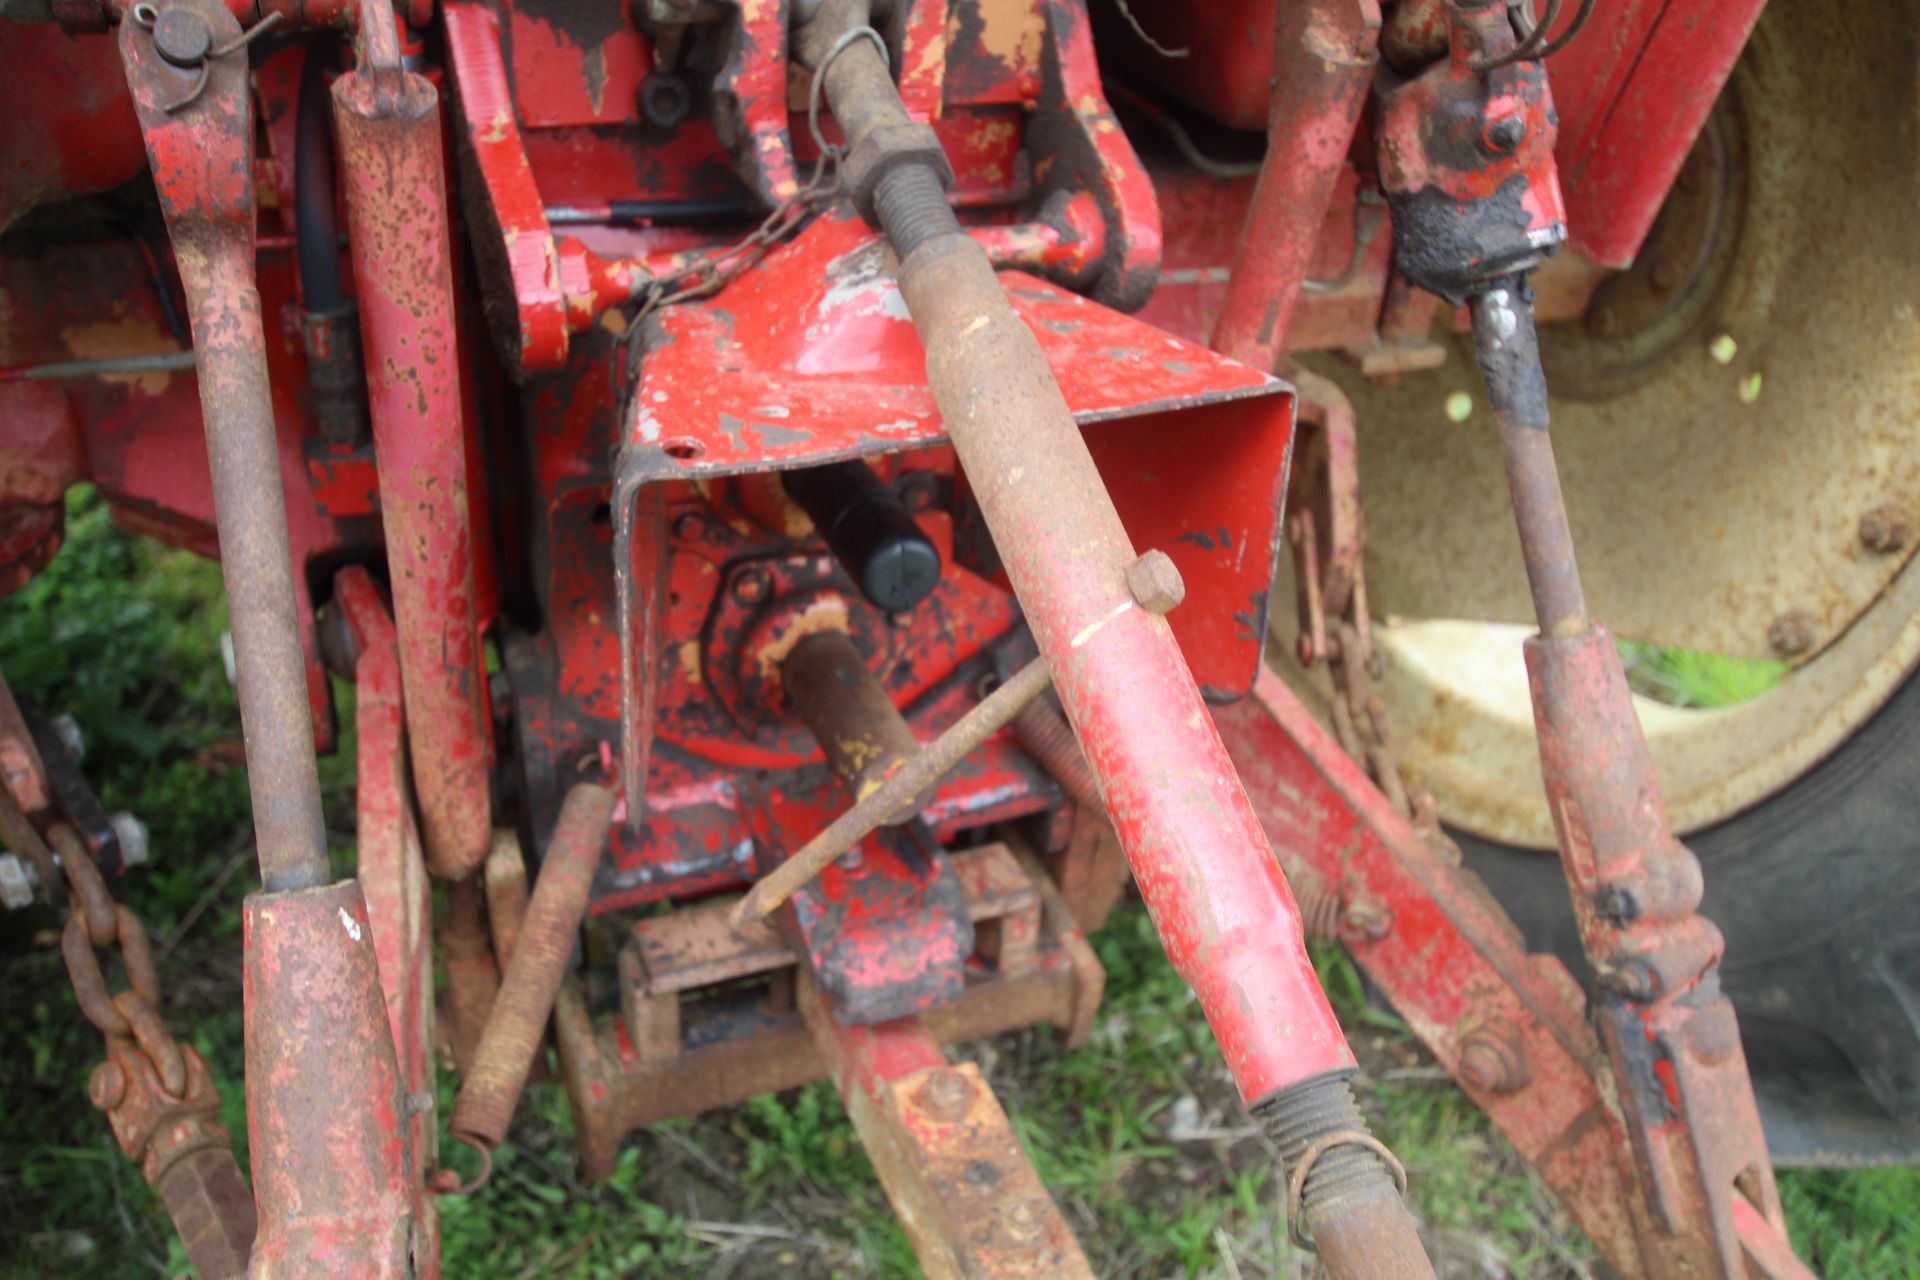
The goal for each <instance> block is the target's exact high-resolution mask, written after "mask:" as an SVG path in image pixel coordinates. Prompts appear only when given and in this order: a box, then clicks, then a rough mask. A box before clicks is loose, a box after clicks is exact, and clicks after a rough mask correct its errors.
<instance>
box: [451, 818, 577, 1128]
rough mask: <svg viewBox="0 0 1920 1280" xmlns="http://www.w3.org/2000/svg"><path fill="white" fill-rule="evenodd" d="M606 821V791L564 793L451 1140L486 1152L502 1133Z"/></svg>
mask: <svg viewBox="0 0 1920 1280" xmlns="http://www.w3.org/2000/svg"><path fill="white" fill-rule="evenodd" d="M612 820H613V792H611V791H609V790H607V789H606V788H604V787H597V786H594V785H593V784H591V783H585V782H582V783H577V784H576V785H575V786H574V788H573V789H572V790H571V791H569V792H567V799H566V803H565V804H564V805H562V806H561V809H560V821H559V823H558V824H557V825H556V826H555V827H554V831H553V843H552V844H550V845H549V846H548V847H547V856H546V859H545V861H543V862H542V863H541V865H540V875H539V878H538V880H536V881H535V882H534V886H533V898H532V900H531V901H529V902H528V904H527V917H526V921H525V923H524V925H523V926H522V928H521V930H520V936H519V938H518V939H517V940H516V941H515V943H514V947H513V957H512V958H511V959H510V960H508V961H507V971H506V976H505V977H503V978H502V979H501V980H500V993H499V995H497V996H496V997H494V1001H493V1013H492V1015H491V1016H489V1017H488V1018H487V1026H486V1030H485V1031H483V1032H481V1035H480V1048H479V1050H478V1051H477V1052H476V1053H475V1054H474V1061H473V1069H472V1070H471V1071H469V1072H468V1073H467V1078H466V1081H465V1083H464V1084H462V1085H461V1086H460V1097H459V1100H458V1101H457V1102H455V1103H454V1107H453V1118H452V1120H451V1121H450V1123H449V1125H448V1128H449V1129H450V1130H451V1131H452V1132H453V1134H454V1135H455V1136H456V1137H459V1138H462V1139H465V1140H467V1141H470V1142H472V1143H474V1144H475V1145H477V1146H482V1147H486V1148H489V1149H491V1148H493V1147H497V1146H499V1145H500V1142H501V1140H502V1139H504V1138H505V1137H506V1136H507V1126H508V1125H509V1124H511V1123H512V1121H513V1112H514V1108H515V1107H517V1106H518V1105H519V1103H520V1090H521V1089H522V1088H523V1087H525V1085H526V1083H527V1072H528V1070H529V1069H530V1068H531V1067H532V1066H533V1059H534V1055H535V1054H536V1053H537V1052H538V1051H539V1048H540V1039H541V1036H542V1034H543V1033H544V1032H545V1030H546V1026H547V1018H548V1016H549V1015H550V1014H552V1012H553V1000H554V994H555V993H556V992H557V991H559V989H560V981H561V979H562V978H563V977H565V976H566V968H567V959H568V957H569V956H571V955H572V954H573V942H574V937H575V935H577V934H578V933H579V932H580V921H581V918H582V917H584V916H585V915H586V912H587V891H588V890H589V889H591V888H592V887H593V873H594V870H595V868H597V867H598V866H599V865H600V852H601V850H602V849H604V848H605V847H606V843H607V824H608V823H610V822H611V821H612Z"/></svg>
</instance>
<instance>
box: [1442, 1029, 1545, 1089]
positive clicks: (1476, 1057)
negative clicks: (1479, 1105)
mask: <svg viewBox="0 0 1920 1280" xmlns="http://www.w3.org/2000/svg"><path fill="white" fill-rule="evenodd" d="M1459 1075H1460V1079H1461V1082H1462V1083H1464V1084H1465V1085H1466V1086H1467V1087H1468V1088H1470V1089H1478V1090H1480V1091H1481V1092H1482V1093H1513V1092H1515V1091H1517V1090H1519V1089H1523V1088H1525V1087H1526V1085H1527V1084H1528V1082H1529V1081H1530V1080H1531V1079H1532V1078H1533V1075H1532V1072H1531V1071H1529V1070H1528V1068H1527V1059H1526V1049H1525V1047H1524V1045H1523V1044H1522V1042H1521V1041H1520V1040H1519V1039H1518V1038H1517V1035H1516V1033H1515V1032H1514V1031H1512V1029H1511V1028H1507V1027H1504V1025H1501V1024H1496V1025H1494V1026H1490V1027H1486V1028H1482V1029H1481V1030H1478V1031H1475V1032H1473V1033H1471V1034H1470V1035H1468V1036H1467V1038H1466V1040H1465V1041H1464V1042H1462V1044H1461V1045H1460V1064H1459Z"/></svg>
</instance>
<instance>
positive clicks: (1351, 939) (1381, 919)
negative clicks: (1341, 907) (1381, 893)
mask: <svg viewBox="0 0 1920 1280" xmlns="http://www.w3.org/2000/svg"><path fill="white" fill-rule="evenodd" d="M1338 932H1339V935H1340V941H1342V942H1345V943H1348V944H1349V945H1357V944H1359V943H1362V942H1378V941H1380V939H1382V938H1384V937H1386V936H1387V935H1388V934H1389V933H1392V932H1393V913H1392V912H1391V911H1388V910H1386V909H1385V908H1383V907H1377V906H1375V905H1374V904H1373V903H1371V902H1354V903H1350V904H1348V906H1347V909H1346V910H1345V911H1342V912H1341V913H1340V926H1339V930H1338Z"/></svg>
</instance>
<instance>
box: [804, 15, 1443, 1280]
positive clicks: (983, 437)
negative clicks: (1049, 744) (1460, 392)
mask: <svg viewBox="0 0 1920 1280" xmlns="http://www.w3.org/2000/svg"><path fill="white" fill-rule="evenodd" d="M869 17H870V12H869V6H868V5H867V4H866V3H865V2H864V0H827V3H824V4H822V5H820V6H819V7H818V8H817V9H815V10H814V11H813V12H812V13H811V14H809V15H808V16H807V17H806V18H805V20H804V21H803V22H802V23H801V25H800V26H798V27H797V28H796V30H795V32H794V40H793V47H794V50H795V52H796V54H797V56H798V58H799V60H800V61H801V62H802V63H803V64H804V65H807V66H810V67H813V68H816V69H819V73H820V74H821V75H822V76H823V78H824V79H825V82H826V96H827V99H828V101H829V102H830V104H831V105H832V108H833V113H834V118H835V119H836V120H837V121H838V122H839V125H840V127H841V130H842V132H843V133H844V134H845V135H846V138H847V140H848V152H847V156H846V160H845V162H844V165H845V167H844V170H843V173H844V177H845V180H846V185H847V189H848V191H849V193H850V194H851V195H852V197H853V199H854V203H855V206H856V208H858V209H859V210H860V212H861V213H862V214H863V215H864V216H866V217H867V218H868V219H869V220H870V221H873V222H876V223H877V224H878V225H879V226H880V227H881V228H882V229H883V230H884V231H885V232H886V234H887V237H888V239H889V240H890V241H891V242H892V244H893V248H894V251H895V252H896V254H897V255H898V257H899V279H900V288H901V293H902V295H903V296H904V297H905V299H906V302H907V307H908V310H909V312H910V313H911V315H912V317H913V322H914V326H915V328H917V329H918V330H919V332H920V337H921V341H922V344H923V345H924V347H925V349H926V351H927V352H928V360H927V378H928V383H929V385H930V388H931V390H932V392H933V396H934V400H935V402H936V403H937V404H938V405H939V408H940V411H941V414H942V416H943V417H944V418H945V420H946V423H947V427H948V430H949V432H950V434H951V436H952V439H953V444H954V448H955V451H956V452H957V453H958V454H959V456H960V461H961V465H962V466H963V467H964V468H965V469H966V473H967V476H968V478H969V479H970V480H971V482H972V483H973V486H974V491H975V493H976V495H977V496H978V500H979V502H980V507H981V511H982V513H983V514H984V516H985V518H986V522H987V525H988V528H989V529H990V530H991V531H992V533H993V538H994V542H995V545H996V546H997V547H998V548H999V550H1000V553H1001V556H1002V559H1003V562H1004V564H1005V566H1006V570H1007V574H1008V576H1009V578H1010V579H1011V580H1012V582H1013V586H1014V591H1015V593H1016V594H1017V595H1018V597H1019V599H1020V602H1021V604H1022V606H1023V607H1024V609H1025V610H1026V613H1027V617H1028V619H1029V621H1030V623H1031V625H1032V627H1033V633H1034V637H1035V639H1036V641H1037V642H1038V644H1039V647H1040V652H1041V656H1042V657H1043V658H1044V659H1045V660H1046V662H1047V664H1048V667H1049V668H1050V669H1051V671H1052V674H1053V678H1054V681H1055V686H1056V688H1057V689H1058V691H1059V693H1060V698H1061V702H1062V704H1063V706H1064V707H1065V710H1066V712H1067V716H1068V718H1069V719H1070V720H1071V721H1072V723H1073V725H1074V728H1075V730H1076V731H1077V733H1078V734H1079V737H1080V740H1081V742H1082V743H1084V744H1085V746H1086V748H1087V756H1088V763H1089V764H1090V765H1091V766H1092V768H1093V771H1094V773H1095V775H1096V777H1098V779H1099V783H1100V788H1101V792H1102V794H1103V795H1104V797H1105V799H1106V804H1107V809H1108V812H1109V813H1110V814H1111V815H1112V817H1113V821H1114V825H1115V829H1116V831H1117V832H1118V834H1119V836H1120V840H1121V844H1122V846H1123V847H1124V848H1125V849H1126V852H1127V858H1128V861H1129V863H1130V864H1131V865H1132V868H1133V872H1134V878H1135V880H1136V881H1137V882H1138V884H1139V885H1140V889H1141V893H1142V895H1143V896H1144V898H1145V899H1146V902H1147V906H1148V909H1149V911H1150V912H1151V913H1152V916H1153V919H1154V923H1155V926H1156V927H1157V928H1158V930H1159V932H1160V935H1161V937H1162V939H1163V940H1164V941H1165V942H1166V944H1167V953H1168V957H1169V958H1170V959H1171V960H1172V962H1173V964H1174V966H1175V968H1176V969H1177V970H1178V971H1179V972H1180V973H1181V976H1182V977H1184V978H1185V979H1186V980H1187V981H1188V982H1189V983H1191V984H1192V985H1193V987H1194V989H1195V991H1196V993H1197V994H1198V996H1199V998H1200V1002H1201V1006H1202V1008H1204V1009H1205V1010H1206V1013H1207V1019H1208V1021H1209V1023H1211V1025H1212V1027H1213V1030H1214V1034H1215V1035H1216V1036H1217V1037H1218V1038H1219V1041H1220V1044H1221V1048H1222V1050H1223V1051H1224V1052H1225V1055H1226V1059H1227V1063H1228V1066H1229V1068H1230V1069H1231V1070H1232V1072H1233V1074H1234V1078H1235V1081H1236V1083H1237V1084H1238V1085H1239V1088H1240V1092H1241V1095H1242V1097H1243V1098H1245V1099H1246V1101H1247V1102H1248V1104H1249V1105H1251V1106H1254V1107H1256V1108H1257V1109H1259V1110H1260V1111H1261V1112H1262V1114H1263V1115H1264V1116H1265V1117H1266V1118H1267V1120H1268V1122H1269V1123H1270V1124H1271V1125H1272V1126H1273V1128H1274V1129H1275V1131H1276V1133H1277V1134H1279V1135H1280V1138H1281V1141H1282V1144H1283V1150H1284V1152H1285V1154H1286V1155H1287V1156H1289V1157H1291V1158H1293V1159H1295V1160H1296V1161H1298V1162H1300V1163H1301V1164H1305V1165H1310V1166H1311V1167H1310V1168H1306V1169H1305V1170H1304V1172H1305V1173H1306V1175H1307V1176H1306V1177H1305V1178H1304V1179H1302V1181H1303V1182H1304V1187H1303V1191H1302V1197H1301V1202H1302V1203H1303V1204H1304V1216H1305V1219H1306V1224H1307V1227H1308V1229H1309V1230H1311V1231H1312V1233H1313V1235H1314V1237H1315V1239H1316V1240H1317V1241H1318V1244H1319V1247H1320V1250H1321V1254H1322V1258H1323V1260H1324V1261H1325V1263H1326V1264H1327V1267H1328V1269H1329V1271H1330V1272H1332V1274H1334V1275H1335V1276H1336V1277H1339V1276H1361V1275H1365V1276H1371V1277H1400V1276H1407V1277H1413V1276H1431V1275H1432V1274H1433V1272H1432V1268H1431V1266H1430V1264H1429V1263H1428V1262H1427V1261H1426V1258H1425V1255H1424V1253H1423V1252H1422V1250H1421V1247H1420V1243H1419V1239H1418V1237H1417V1236H1416V1234H1415V1232H1414V1229H1413V1225H1412V1221H1411V1219H1410V1218H1409V1217H1408V1216H1407V1214H1406V1211H1405V1208H1404V1206H1403V1205H1402V1204H1401V1201H1400V1197H1399V1195H1398V1194H1397V1192H1396V1190H1395V1187H1394V1184H1393V1180H1392V1175H1391V1174H1390V1172H1389V1169H1388V1161H1387V1160H1385V1159H1382V1158H1381V1156H1380V1155H1379V1154H1378V1152H1377V1151H1376V1149H1375V1148H1374V1147H1373V1146H1369V1145H1366V1144H1368V1143H1371V1142H1372V1140H1371V1138H1369V1137H1367V1135H1366V1133H1365V1122H1364V1121H1363V1120H1362V1118H1361V1117H1360V1115H1359V1112H1358V1109H1357V1108H1356V1107H1355V1106H1354V1104H1353V1101H1352V1098H1351V1096H1350V1095H1349V1094H1348V1092H1347V1086H1346V1078H1347V1076H1348V1075H1349V1074H1350V1073H1351V1071H1352V1069H1353V1058H1352V1054H1351V1053H1350V1051H1349V1050H1348V1049H1347V1046H1346V1042H1345V1040H1344V1038H1343V1037H1342V1035H1341V1033H1340V1028H1339V1024H1338V1023H1337V1022H1336V1021H1335V1020H1334V1018H1333V1014H1332V1010H1331V1009H1330V1008H1329V1007H1328V1005H1327V1002H1326V997H1325V994H1324V993H1323V992H1322V991H1321V990H1320V987H1319V984H1318V982H1317V981H1316V980H1315V978H1314V976H1313V972H1312V968H1311V966H1310V965H1309V964H1308V962H1307V958H1306V951H1305V944H1304V940H1303V936H1302V932H1301V923H1300V915H1299V911H1298V909H1297V907H1296V906H1295V904H1294V901H1293V897H1292V894H1291V893H1290V892H1289V891H1288V889H1287V886H1286V882H1285V880H1284V878H1283V877H1282V876H1281V874H1280V872H1279V868H1278V864H1277V863H1276V862H1275V861H1274V857H1273V853H1272V851H1271V849H1270V848H1269V847H1268V845H1267V842H1266V838H1265V836H1264V834H1263V833H1262V831H1261V829H1260V825H1259V821H1258V819H1257V817H1256V816H1255V814H1254V812H1253V809H1252V807H1251V805H1250V804H1249V803H1248V801H1247V798H1246V794H1245V792H1244V791H1243V790H1242V788H1241V786H1240V784H1239V780H1238V778H1237V777H1236V775H1235V774H1234V771H1233V766H1232V763H1231V762H1230V761H1229V760H1228V759H1227V755H1226V751H1225V748H1224V747H1223V746H1222V745H1221V742H1220V738H1219V735H1218V734H1217V732H1215V730H1214V729H1213V725H1212V721H1211V718H1210V717H1209V716H1208V714H1207V711H1206V707H1205V704H1204V703H1203V702H1202V701H1201V698H1200V694H1199V690H1198V689H1197V688H1196V687H1195V685H1194V682H1193V678H1192V676H1191V674H1190V673H1189V672H1188V670H1187V667H1186V663H1185V660H1184V659H1183V658H1182V656H1181V654H1180V650H1179V647H1178V645H1177V644H1176V643H1175V641H1174V638H1173V634H1172V632H1171V630H1170V629H1169V628H1168V626H1167V623H1166V621H1165V620H1164V619H1163V618H1161V617H1159V616H1158V615H1156V614H1155V613H1153V612H1151V611H1150V610H1148V609H1146V608H1143V607H1141V606H1140V605H1139V604H1138V603H1137V602H1136V601H1135V600H1134V599H1133V598H1132V596H1131V595H1130V594H1129V591H1128V587H1127V583H1126V573H1127V568H1128V566H1129V565H1130V564H1132V563H1133V561H1134V559H1135V553H1134V550H1133V547H1132V544H1131V542H1130V540H1129V538H1128V536H1127V533H1126V530H1125V529H1124V528H1122V526H1121V523H1120V518H1119V515H1118V513H1117V512H1116V511H1115V509H1114V506H1113V502H1112V499H1111V498H1110V497H1109V496H1108V494H1107V492H1106V488H1105V486H1104V485H1103V483H1102V482H1101V479H1100V475H1099V472H1098V471H1097V470H1096V469H1095V467H1094V463H1093V458H1092V455H1091V454H1090V453H1089V452H1088V450H1087V446H1086V443H1085V442H1084V441H1083V440H1082V439H1081V436H1080V432H1079V430H1078V428H1077V427H1076V426H1075V424H1074V421H1073V418H1072V416H1071V414H1070V413H1069V412H1068V410H1067V406H1066V403H1065V402H1064V400H1063V399H1062V398H1061V395H1060V391H1059V388H1058V387H1057V386H1056V385H1055V383H1054V380H1053V376H1052V372H1051V370H1050V369H1049V368H1048V366H1047V362H1046V358H1045V356H1044V355H1043V354H1042V353H1041V350H1040V347H1039V344H1038V343H1037V342H1036V341H1035V340H1034V337H1033V335H1032V333H1031V332H1030V331H1029V330H1028V329H1027V328H1026V326H1025V325H1024V324H1022V323H1021V322H1020V321H1019V319H1018V318H1017V317H1016V316H1015V315H1014V313H1013V310H1012V308H1011V307H1010V306H1009V304H1008V302H1007V299H1006V296H1005V294H1004V293H1003V292H1002V290H1001V288H1000V284H999V282H998V280H997V279H996V278H995V276H994V273H993V267H992V264H991V263H990V262H989V261H988V259H987V257H986V254H985V253H984V252H983V251H982V250H981V248H980V247H979V245H977V244H976V243H975V242H974V241H972V240H971V239H970V238H968V237H967V236H966V235H965V234H964V233H963V232H962V231H961V228H960V225H959V223H958V221H957V220H956V219H955V218H954V215H953V213H952V210H951V209H950V208H949V207H948V205H947V202H946V198H945V191H944V188H945V186H946V185H947V183H948V181H949V180H950V179H949V172H950V171H949V170H948V168H947V166H946V162H945V159H944V157H943V156H942V155H941V153H940V149H939V144H938V141H937V139H936V138H935V137H934V135H933V133H932V130H931V129H930V128H928V127H927V126H926V125H924V124H921V123H917V122H915V121H913V120H912V119H911V118H910V117H909V116H908V115H907V112H906V110H905V108H904V107H903V105H902V104H901V100H900V95H899V91H898V90H897V88H896V87H895V86H894V84H893V81H892V79H891V77H890V76H889V74H888V71H887V67H886V63H885V62H884V61H883V59H882V58H881V56H880V54H879V52H878V50H876V49H875V48H874V47H873V44H872V42H871V41H868V40H865V39H853V38H850V37H849V33H850V32H853V31H855V30H856V29H857V28H860V27H863V26H865V25H866V23H867V21H868V19H869Z"/></svg>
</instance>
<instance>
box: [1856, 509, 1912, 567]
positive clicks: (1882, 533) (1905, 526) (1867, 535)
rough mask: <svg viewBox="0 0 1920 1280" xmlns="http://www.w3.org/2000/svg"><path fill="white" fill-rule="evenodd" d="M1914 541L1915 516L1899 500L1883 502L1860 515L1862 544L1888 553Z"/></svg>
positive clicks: (1867, 547) (1870, 548) (1903, 548)
mask: <svg viewBox="0 0 1920 1280" xmlns="http://www.w3.org/2000/svg"><path fill="white" fill-rule="evenodd" d="M1912 541H1913V516H1912V515H1910V514H1909V513H1908V511H1907V509H1906V508H1905V507H1903V506H1901V505H1900V504H1899V503H1897V502H1883V503H1881V504H1880V505H1879V506H1877V507H1875V508H1874V509H1873V510H1871V511H1869V512H1867V514H1865V515H1863V516H1861V517H1860V545H1861V546H1863V547H1865V548H1866V549H1867V550H1869V551H1878V552H1880V553H1881V554H1883V555H1884V554H1886V553H1887V552H1889V551H1904V550H1905V549H1906V547H1907V544H1908V543H1910V542H1912Z"/></svg>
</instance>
